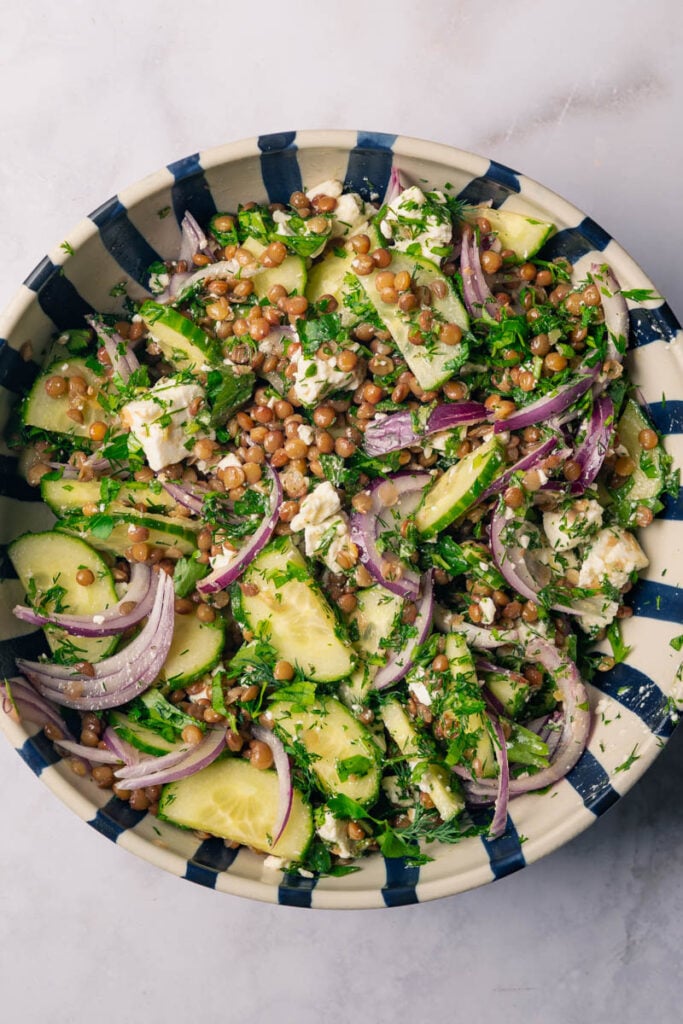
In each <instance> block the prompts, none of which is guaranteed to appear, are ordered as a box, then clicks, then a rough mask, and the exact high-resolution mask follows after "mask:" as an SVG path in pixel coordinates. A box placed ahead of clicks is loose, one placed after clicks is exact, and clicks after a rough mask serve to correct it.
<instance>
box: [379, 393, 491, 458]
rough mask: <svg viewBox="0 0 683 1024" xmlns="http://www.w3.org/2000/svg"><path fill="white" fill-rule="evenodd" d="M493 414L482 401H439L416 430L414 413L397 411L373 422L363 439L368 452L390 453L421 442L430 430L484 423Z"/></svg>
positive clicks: (436, 431) (434, 431) (431, 432)
mask: <svg viewBox="0 0 683 1024" xmlns="http://www.w3.org/2000/svg"><path fill="white" fill-rule="evenodd" d="M488 415H489V413H488V409H487V408H486V407H485V406H484V405H482V404H481V403H480V402H452V403H443V404H441V405H437V407H436V408H435V409H434V411H433V412H432V413H431V415H430V416H429V418H428V420H427V423H426V424H425V426H424V427H423V428H422V429H420V430H418V431H416V430H415V429H414V425H413V416H412V413H410V412H408V411H406V412H396V413H393V414H392V415H391V416H387V417H386V418H385V419H382V420H375V421H374V422H372V423H370V425H369V426H368V428H367V430H366V431H365V438H364V441H363V444H364V447H365V450H366V452H367V453H368V455H372V456H375V455H386V453H387V452H395V451H397V450H398V449H399V448H410V447H411V446H412V445H417V444H420V442H421V441H422V439H423V438H425V437H428V436H429V435H430V434H436V433H439V432H440V431H441V430H449V429H451V428H452V427H463V426H468V425H469V424H471V423H481V421H482V420H485V419H486V418H487V416H488Z"/></svg>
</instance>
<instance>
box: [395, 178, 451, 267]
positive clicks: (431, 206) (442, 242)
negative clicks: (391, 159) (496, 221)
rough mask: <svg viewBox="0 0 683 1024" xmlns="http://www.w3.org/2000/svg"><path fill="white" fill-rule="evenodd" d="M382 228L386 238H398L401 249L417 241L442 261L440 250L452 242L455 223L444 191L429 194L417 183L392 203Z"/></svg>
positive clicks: (430, 254)
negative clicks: (442, 192)
mask: <svg viewBox="0 0 683 1024" xmlns="http://www.w3.org/2000/svg"><path fill="white" fill-rule="evenodd" d="M380 230H381V232H382V234H383V235H384V237H385V238H393V239H394V244H395V246H396V248H397V249H400V250H406V249H407V248H408V246H410V245H416V244H417V245H419V246H420V248H421V250H422V253H423V255H424V256H427V257H428V258H430V259H434V260H436V261H437V262H438V261H439V260H440V259H441V256H440V255H439V249H441V248H443V247H444V246H448V245H450V243H451V239H452V237H453V222H452V220H451V214H450V211H449V209H448V206H447V205H446V201H445V198H444V196H443V195H442V194H441V193H440V192H430V193H429V195H425V193H424V192H423V191H422V189H421V188H418V187H417V185H411V186H410V188H406V189H404V190H403V192H401V194H400V195H398V196H397V197H396V198H395V199H394V200H392V202H391V203H389V207H388V209H387V212H386V214H385V216H384V218H383V220H382V222H381V224H380ZM434 250H437V251H436V252H435V251H434Z"/></svg>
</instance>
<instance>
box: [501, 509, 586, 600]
mask: <svg viewBox="0 0 683 1024" xmlns="http://www.w3.org/2000/svg"><path fill="white" fill-rule="evenodd" d="M537 533H538V531H537V529H536V527H535V526H534V525H533V523H529V522H527V521H526V520H524V519H516V517H514V516H511V517H510V518H507V516H506V507H505V504H504V503H503V502H500V503H499V504H498V507H497V508H496V509H495V511H494V513H493V518H492V519H491V526H490V529H489V543H490V547H491V554H492V555H493V561H494V562H495V564H496V568H497V569H498V571H499V572H500V573H501V574H502V575H503V576H504V577H505V579H506V581H507V582H508V583H509V584H510V586H511V587H512V589H513V590H515V591H516V592H517V593H518V594H520V595H521V596H522V597H525V598H526V599H527V601H537V600H538V592H539V590H541V589H542V588H543V587H545V586H547V585H548V584H549V583H550V580H551V572H550V569H549V568H548V566H547V565H544V564H543V563H542V562H541V561H539V560H538V559H537V558H536V557H535V556H534V554H533V550H532V549H531V545H529V546H528V547H526V548H525V547H524V546H523V545H522V543H521V538H522V537H523V536H527V537H529V538H532V537H533V536H534V534H537ZM530 563H533V565H534V568H533V570H532V568H531V565H530ZM553 609H554V610H555V611H558V612H564V613H565V614H566V615H576V614H577V613H576V610H575V609H574V608H570V607H569V606H568V605H562V604H555V605H553Z"/></svg>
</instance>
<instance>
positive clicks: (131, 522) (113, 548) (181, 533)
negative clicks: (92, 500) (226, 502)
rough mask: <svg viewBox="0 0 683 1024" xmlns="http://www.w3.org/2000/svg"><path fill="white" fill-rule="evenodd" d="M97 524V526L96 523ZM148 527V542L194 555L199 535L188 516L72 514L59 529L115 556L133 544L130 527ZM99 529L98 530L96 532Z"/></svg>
mask: <svg viewBox="0 0 683 1024" xmlns="http://www.w3.org/2000/svg"><path fill="white" fill-rule="evenodd" d="M93 524H94V525H93ZM137 526H144V527H145V529H146V530H148V531H149V535H148V537H147V543H148V544H150V545H152V547H160V548H171V547H174V548H178V550H179V551H180V552H181V553H182V554H183V555H190V554H192V552H193V551H194V550H195V549H196V547H197V536H196V534H195V532H194V531H193V530H191V529H189V528H188V525H187V521H186V520H185V519H173V518H172V517H170V516H157V515H147V514H145V513H142V512H131V513H122V512H117V513H116V514H111V515H110V514H108V513H105V514H103V515H101V516H92V517H89V516H69V517H68V518H67V519H60V520H59V522H58V523H57V524H56V526H55V529H56V530H58V531H59V532H60V534H70V535H71V536H74V537H80V538H81V540H87V541H88V543H89V544H92V546H93V547H94V548H97V550H98V551H109V552H111V554H113V555H119V556H121V555H125V553H126V551H127V550H128V548H129V547H130V546H131V539H130V532H129V531H130V530H131V529H134V528H135V527H137ZM95 531H96V532H95Z"/></svg>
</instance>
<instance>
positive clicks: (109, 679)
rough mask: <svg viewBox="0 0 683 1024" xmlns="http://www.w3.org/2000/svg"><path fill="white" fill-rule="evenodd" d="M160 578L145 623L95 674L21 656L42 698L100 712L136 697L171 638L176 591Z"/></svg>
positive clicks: (161, 661) (155, 673)
mask: <svg viewBox="0 0 683 1024" xmlns="http://www.w3.org/2000/svg"><path fill="white" fill-rule="evenodd" d="M156 579H157V580H158V584H157V591H156V596H155V600H154V606H153V608H152V611H151V613H150V616H149V619H148V621H147V625H146V626H145V627H144V629H143V630H142V631H141V632H140V634H139V635H138V636H137V637H136V638H135V640H133V642H132V643H131V644H129V645H128V647H126V648H124V650H122V651H119V653H118V654H115V655H113V657H111V658H105V659H104V660H103V661H100V662H97V664H95V665H94V666H93V671H94V676H85V675H79V674H78V673H74V669H73V666H64V665H51V664H49V663H43V662H40V661H25V660H24V659H22V658H18V659H17V665H18V666H19V667H20V668H21V670H22V671H23V672H24V673H25V674H26V675H27V676H28V678H29V679H30V680H31V682H32V683H33V684H34V685H35V686H36V687H37V688H38V690H39V691H40V693H42V694H43V696H45V697H48V698H50V699H52V700H55V701H56V702H57V703H59V704H62V705H63V706H65V707H71V708H78V709H79V710H82V711H99V710H102V709H104V708H111V707H118V706H120V705H121V704H125V703H126V702H127V701H129V700H132V699H133V697H137V696H138V694H140V693H142V692H143V691H144V690H146V689H148V688H149V687H150V686H151V685H152V683H154V682H155V681H156V679H157V678H158V676H159V673H160V672H161V669H162V668H163V665H164V662H165V661H166V657H167V655H168V651H169V648H170V646H171V641H172V639H173V622H174V603H175V591H174V589H173V580H172V579H171V577H170V576H167V575H166V573H160V574H159V575H158V576H156Z"/></svg>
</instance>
